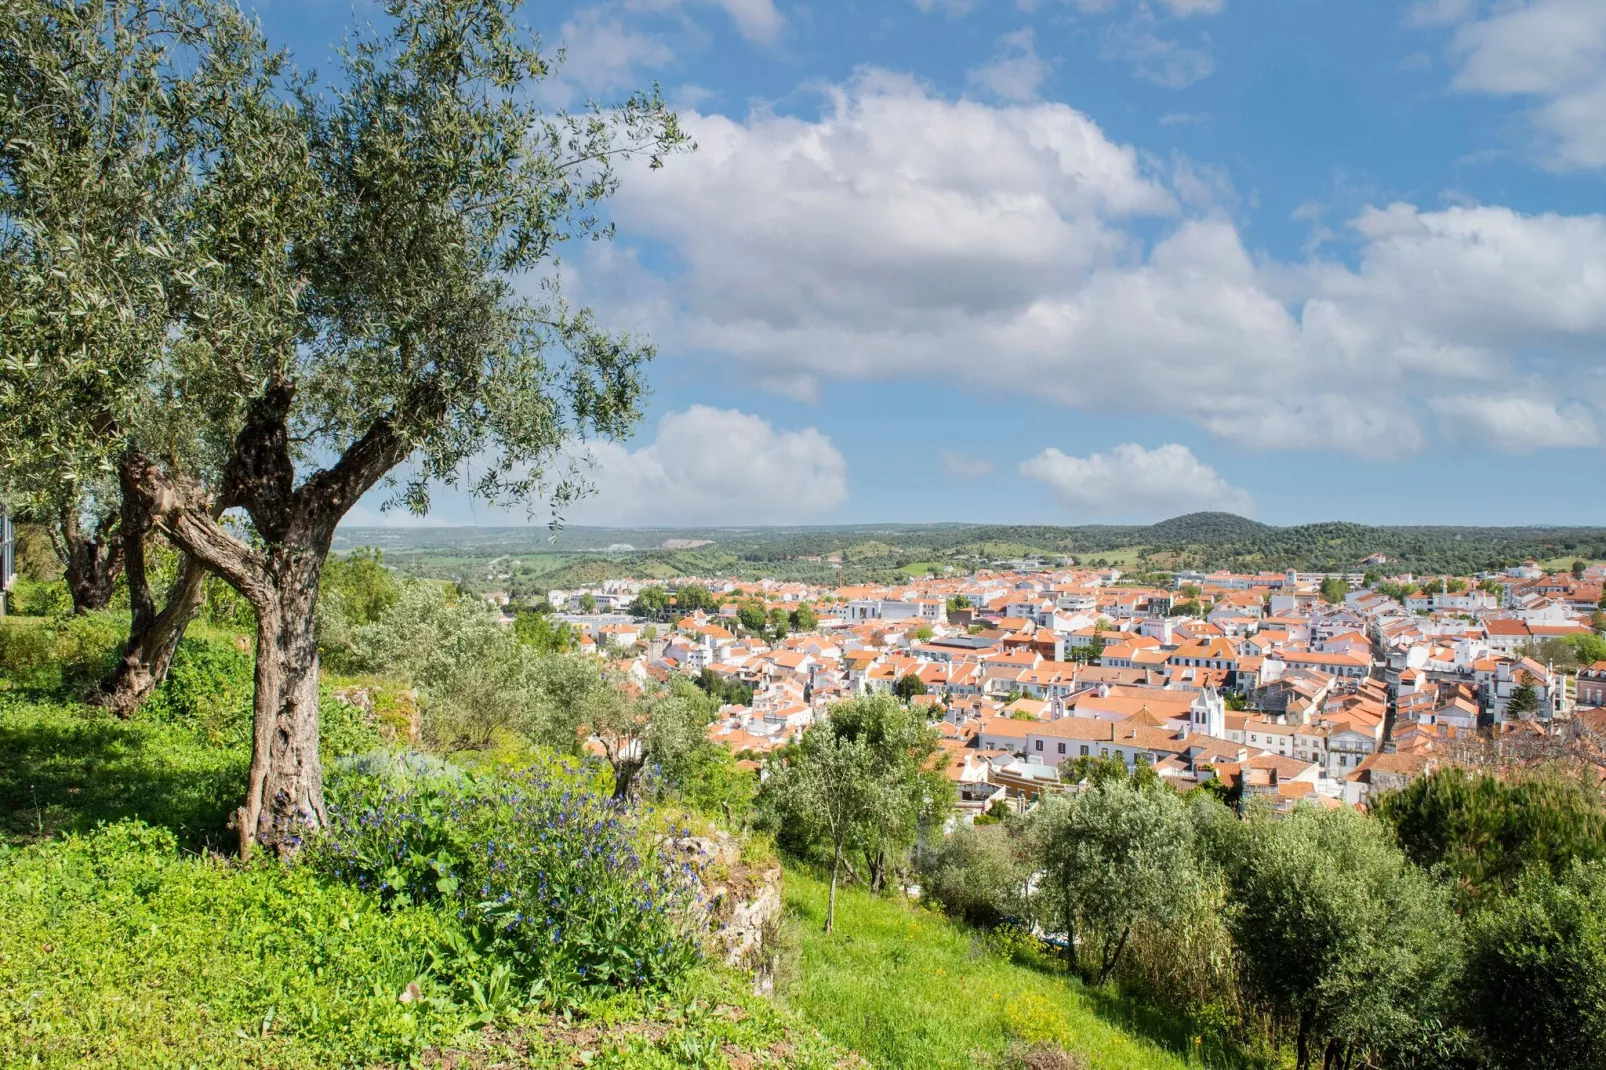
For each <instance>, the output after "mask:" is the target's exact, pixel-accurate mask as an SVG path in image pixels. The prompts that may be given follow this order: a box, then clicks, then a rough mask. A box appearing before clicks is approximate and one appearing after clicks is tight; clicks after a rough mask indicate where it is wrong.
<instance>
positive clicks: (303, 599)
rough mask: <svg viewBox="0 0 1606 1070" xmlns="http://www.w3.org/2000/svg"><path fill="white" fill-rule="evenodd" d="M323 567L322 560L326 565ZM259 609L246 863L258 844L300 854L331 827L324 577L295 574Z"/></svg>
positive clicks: (243, 824)
mask: <svg viewBox="0 0 1606 1070" xmlns="http://www.w3.org/2000/svg"><path fill="white" fill-rule="evenodd" d="M318 563H319V564H320V565H321V564H322V557H321V556H319V557H318ZM273 594H274V598H273V599H272V601H271V602H268V603H267V604H257V605H256V611H257V667H256V701H255V731H254V733H253V737H252V747H251V771H250V774H249V776H248V777H247V780H246V794H245V805H243V806H241V807H240V809H239V810H237V811H236V812H235V822H236V826H237V830H238V832H239V834H240V856H241V857H242V858H248V857H250V854H251V848H252V845H253V844H256V845H259V846H261V847H264V848H267V849H268V850H272V851H276V852H278V853H280V854H281V855H287V854H293V853H294V852H295V851H296V850H297V849H298V848H299V847H300V846H301V842H302V839H303V838H304V837H305V835H306V834H307V833H308V832H310V831H315V830H317V829H320V828H322V827H323V826H324V825H325V824H326V823H327V821H328V814H327V812H326V811H325V809H324V802H323V766H322V764H321V763H320V761H319V759H318V635H317V627H316V620H315V617H314V614H313V608H314V605H315V604H316V602H317V600H318V571H317V570H316V569H313V570H311V571H310V574H309V573H308V571H307V570H306V569H304V568H296V569H292V570H289V573H288V574H286V575H283V576H281V579H280V583H278V584H276V585H275V590H274V592H273Z"/></svg>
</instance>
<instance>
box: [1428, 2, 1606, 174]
mask: <svg viewBox="0 0 1606 1070" xmlns="http://www.w3.org/2000/svg"><path fill="white" fill-rule="evenodd" d="M1412 12H1413V15H1414V18H1415V20H1416V21H1418V22H1421V23H1427V24H1440V25H1452V26H1454V27H1455V30H1454V33H1453V34H1452V36H1451V39H1450V45H1449V52H1450V56H1451V58H1452V59H1453V60H1454V61H1455V62H1456V63H1457V65H1458V69H1457V72H1456V75H1455V80H1454V83H1453V84H1454V86H1455V88H1457V89H1459V90H1462V91H1464V92H1470V93H1487V94H1494V95H1499V96H1514V97H1522V98H1527V99H1530V100H1532V101H1533V102H1534V104H1533V107H1532V109H1531V110H1530V113H1529V117H1530V119H1531V121H1532V123H1533V125H1534V128H1535V130H1536V131H1537V132H1538V134H1539V136H1540V139H1541V142H1542V147H1541V151H1542V153H1543V160H1544V162H1545V163H1546V164H1547V165H1549V166H1551V167H1554V168H1557V169H1560V170H1571V169H1584V168H1600V167H1606V4H1602V3H1601V2H1600V0H1529V2H1527V3H1509V4H1498V5H1495V6H1494V7H1493V8H1492V9H1491V10H1490V11H1489V13H1488V14H1486V15H1483V16H1481V17H1479V10H1478V7H1477V6H1476V5H1474V4H1472V3H1470V2H1464V0H1463V2H1457V0H1434V2H1431V3H1424V4H1419V5H1417V6H1416V7H1414V8H1413V9H1412Z"/></svg>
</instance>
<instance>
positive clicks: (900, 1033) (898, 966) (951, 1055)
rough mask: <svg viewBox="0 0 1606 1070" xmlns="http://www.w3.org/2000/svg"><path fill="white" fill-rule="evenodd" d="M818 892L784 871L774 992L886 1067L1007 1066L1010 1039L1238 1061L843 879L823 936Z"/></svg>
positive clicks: (1160, 1059) (1099, 1060) (1132, 1055)
mask: <svg viewBox="0 0 1606 1070" xmlns="http://www.w3.org/2000/svg"><path fill="white" fill-rule="evenodd" d="M825 899H826V888H825V886H824V884H823V883H822V882H821V881H819V880H817V879H815V878H814V877H812V876H810V875H809V874H807V873H804V872H788V873H787V878H786V905H787V911H788V915H789V919H790V923H791V925H790V930H791V938H792V940H794V941H795V942H797V943H799V944H800V945H801V946H800V953H799V958H800V961H798V962H796V963H794V964H792V965H791V967H790V968H789V969H788V970H787V971H786V974H787V975H788V976H783V979H782V984H781V991H782V996H783V999H784V1000H785V1002H786V1003H787V1004H788V1005H789V1006H790V1007H791V1008H792V1009H794V1010H796V1011H797V1012H799V1013H800V1014H802V1015H803V1017H804V1018H806V1019H807V1020H808V1021H809V1022H810V1024H812V1025H814V1026H815V1027H817V1028H818V1029H820V1030H821V1031H822V1032H823V1033H825V1035H826V1036H827V1037H829V1038H830V1039H831V1040H834V1041H836V1042H837V1043H839V1044H842V1045H844V1046H846V1047H850V1048H853V1049H854V1050H855V1051H857V1052H859V1053H860V1054H862V1055H863V1056H865V1058H867V1059H869V1060H870V1062H871V1063H872V1064H873V1065H874V1066H876V1067H878V1068H882V1070H943V1068H953V1070H977V1068H978V1067H986V1066H1009V1065H1011V1062H1012V1059H1011V1053H1012V1051H1016V1052H1018V1051H1019V1050H1021V1049H1022V1048H1029V1047H1031V1046H1033V1045H1045V1044H1047V1045H1053V1046H1055V1047H1058V1048H1062V1049H1064V1050H1065V1051H1067V1052H1070V1053H1072V1054H1073V1055H1077V1056H1080V1057H1081V1058H1082V1059H1084V1060H1085V1061H1086V1064H1087V1065H1088V1066H1089V1067H1092V1068H1095V1070H1096V1068H1108V1070H1117V1068H1120V1070H1126V1068H1132V1070H1172V1068H1181V1067H1186V1066H1220V1067H1226V1066H1236V1065H1240V1064H1241V1062H1240V1060H1239V1059H1238V1058H1237V1057H1236V1056H1234V1055H1232V1054H1230V1053H1226V1052H1222V1051H1220V1050H1217V1051H1215V1052H1208V1051H1206V1050H1203V1049H1202V1048H1201V1047H1200V1046H1198V1045H1196V1043H1195V1040H1194V1038H1193V1037H1190V1036H1189V1035H1188V1033H1187V1029H1186V1026H1185V1025H1184V1024H1182V1023H1176V1022H1167V1021H1165V1020H1164V1019H1163V1018H1162V1017H1159V1016H1155V1015H1151V1014H1145V1013H1144V1012H1143V1011H1142V1009H1140V1008H1138V1007H1136V1006H1134V1005H1132V1004H1129V1003H1127V1002H1125V1001H1123V1000H1121V999H1120V997H1119V996H1118V995H1117V994H1116V993H1114V992H1113V991H1110V990H1089V989H1085V988H1084V987H1083V986H1082V985H1081V984H1080V983H1079V982H1077V981H1075V980H1073V979H1071V978H1069V977H1067V976H1065V975H1063V974H1061V973H1059V972H1058V971H1057V970H1056V969H1055V968H1054V967H1053V966H1052V964H1051V963H1050V962H1048V961H1046V960H1041V958H1040V956H1038V955H1035V954H1033V953H1032V952H1030V951H1027V952H1025V953H1021V951H1022V949H1020V948H1016V949H1014V950H1015V951H1016V953H1015V954H1013V955H1012V954H1011V953H1010V952H1011V948H1009V947H1008V946H1001V944H1000V943H996V942H994V941H990V940H989V939H988V938H986V937H984V936H983V935H981V934H980V933H979V932H977V931H976V930H972V929H970V928H968V927H966V926H963V925H960V924H958V923H955V922H953V921H950V920H948V919H946V918H944V917H942V916H940V915H937V914H935V913H933V912H931V911H929V910H925V909H921V908H919V907H916V906H914V905H912V904H909V903H907V902H903V901H900V900H894V899H882V898H872V897H871V896H869V895H868V894H866V893H865V892H863V891H860V890H856V889H848V890H845V891H841V892H839V893H838V898H837V915H836V932H835V933H833V934H831V935H829V936H828V935H826V934H825V933H824V932H822V931H821V930H822V929H823V927H824V919H825Z"/></svg>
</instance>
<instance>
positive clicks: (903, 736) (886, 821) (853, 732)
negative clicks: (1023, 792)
mask: <svg viewBox="0 0 1606 1070" xmlns="http://www.w3.org/2000/svg"><path fill="white" fill-rule="evenodd" d="M819 727H820V730H822V731H828V732H830V733H831V734H833V735H835V736H838V737H840V738H844V739H856V740H860V741H862V742H863V743H864V744H865V745H866V746H867V747H868V748H869V753H870V757H871V762H872V766H873V772H874V775H875V776H876V777H877V778H878V779H879V780H880V781H881V783H882V784H883V786H884V788H885V794H886V804H885V805H883V806H882V807H880V808H879V809H878V810H877V811H876V812H875V813H873V814H871V815H870V816H869V818H868V819H867V820H866V821H864V822H862V823H861V824H860V825H859V826H858V827H857V828H856V830H855V832H854V835H853V837H852V838H851V847H852V848H853V849H854V850H855V851H856V852H857V853H858V854H859V855H861V856H862V857H863V859H864V865H865V871H866V872H865V878H866V880H867V882H868V883H869V885H870V889H871V890H872V891H881V890H882V889H883V888H884V887H885V886H886V882H887V876H888V870H889V868H890V867H891V866H892V864H893V863H894V862H895V861H896V860H897V859H898V858H900V857H901V856H902V854H903V853H904V851H905V850H906V849H907V848H908V847H909V846H910V845H911V844H913V843H914V841H915V838H916V836H917V835H918V833H919V830H920V825H921V823H922V821H927V820H930V819H933V818H936V817H938V816H940V815H945V814H946V813H947V812H948V810H949V808H950V805H951V804H952V801H953V791H954V789H953V785H952V784H951V783H950V782H949V781H948V778H947V777H946V776H944V775H943V773H942V772H941V771H940V769H939V768H938V767H937V765H936V763H935V761H934V759H935V757H936V754H937V750H938V747H937V738H938V737H937V733H936V732H935V731H934V730H933V729H931V728H930V727H928V726H927V725H926V723H925V720H924V718H923V717H922V716H921V715H920V714H919V713H916V712H915V711H913V710H910V709H908V708H907V707H905V706H903V705H902V704H901V703H899V702H898V701H897V700H896V699H894V698H893V697H892V696H891V695H888V694H885V693H879V694H875V695H869V696H864V697H861V698H856V699H849V700H848V701H846V702H839V703H837V704H836V705H835V706H832V707H831V711H830V716H829V717H828V718H826V720H825V722H824V724H823V725H821V726H819Z"/></svg>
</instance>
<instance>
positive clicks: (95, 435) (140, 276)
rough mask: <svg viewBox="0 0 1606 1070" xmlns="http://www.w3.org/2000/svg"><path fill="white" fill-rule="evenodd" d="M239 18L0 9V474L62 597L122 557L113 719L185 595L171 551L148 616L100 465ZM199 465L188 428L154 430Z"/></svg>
mask: <svg viewBox="0 0 1606 1070" xmlns="http://www.w3.org/2000/svg"><path fill="white" fill-rule="evenodd" d="M246 32H248V24H247V23H246V22H245V20H244V19H243V17H242V16H241V15H240V14H239V12H238V11H237V10H234V9H231V8H227V7H223V6H214V5H213V4H211V3H210V2H206V0H151V2H148V3H143V4H139V5H132V4H126V3H118V2H116V0H88V2H84V3H72V2H69V0H15V2H13V3H8V4H6V5H5V6H4V8H3V10H0V473H3V482H4V487H3V488H0V492H3V493H4V494H5V496H6V497H7V499H8V500H9V501H10V502H11V503H12V505H13V506H14V507H20V509H21V510H22V511H23V512H24V513H25V514H29V515H31V516H33V517H34V518H35V519H38V520H39V521H41V522H42V523H44V524H46V525H48V526H49V527H50V528H52V529H53V535H52V542H53V544H54V546H55V548H56V552H57V554H58V556H59V557H60V558H61V560H62V562H63V564H64V566H65V572H66V578H67V581H68V585H69V587H70V589H71V591H72V595H73V601H74V607H75V608H76V609H78V610H79V611H84V610H89V609H95V608H99V607H101V606H104V605H105V604H106V603H107V601H108V600H109V598H110V595H111V589H112V584H113V583H114V582H115V580H116V578H117V575H118V573H119V571H125V572H126V578H127V583H128V588H129V599H130V604H131V609H132V620H131V627H130V634H129V640H128V642H127V643H126V644H125V648H126V649H125V653H124V655H123V658H122V659H121V661H120V663H119V664H118V666H117V667H116V669H115V670H114V671H113V673H112V675H111V676H110V677H109V678H108V679H107V681H106V682H105V683H104V684H103V686H102V688H101V695H100V696H99V700H100V701H102V702H104V703H105V704H107V705H109V706H111V707H112V708H114V709H116V710H118V712H121V713H124V714H127V713H128V712H130V711H131V710H132V709H133V708H134V707H135V706H137V705H138V703H139V702H140V701H141V700H142V699H143V698H144V697H145V696H146V695H147V694H149V692H150V691H151V690H153V689H154V687H155V686H156V684H157V683H159V682H160V681H161V679H162V677H163V676H164V675H165V673H166V668H167V664H168V662H169V660H170V659H171V657H172V653H173V649H174V648H175V646H176V645H177V642H178V639H179V636H180V635H181V634H182V632H183V629H184V626H185V625H186V624H187V622H188V621H189V619H190V617H191V616H192V615H193V614H194V612H195V609H196V607H197V606H198V605H199V602H200V598H201V578H202V577H201V572H200V570H199V568H198V566H196V565H195V564H194V563H193V562H183V563H181V567H180V569H179V570H178V573H177V576H176V579H175V582H174V584H173V587H172V589H171V590H170V591H169V592H168V596H167V602H166V605H165V607H163V608H162V609H161V610H160V611H158V608H157V606H156V603H155V599H154V597H153V596H152V594H151V590H150V583H149V580H148V578H147V563H146V555H145V545H146V540H147V537H148V535H149V534H150V524H149V518H148V516H146V515H145V513H144V511H143V510H140V509H137V508H136V509H130V507H129V505H130V503H129V501H128V497H127V494H126V487H125V486H122V485H120V481H119V479H118V477H117V470H116V463H117V460H118V457H119V454H120V451H121V450H122V449H123V448H124V443H125V437H124V432H125V431H126V430H127V428H128V427H129V425H130V423H131V420H132V419H133V418H134V417H135V416H138V417H140V418H143V419H145V420H146V421H147V422H149V423H150V424H151V426H153V427H156V426H160V423H159V421H160V420H161V419H162V417H163V415H164V414H163V413H162V403H163V400H164V399H162V398H146V399H144V401H143V402H142V406H143V407H140V406H131V402H132V401H133V399H134V398H135V397H136V396H138V395H139V394H140V393H141V391H142V390H143V388H144V387H145V386H147V385H148V383H147V380H146V379H145V377H144V372H143V369H144V366H145V364H146V362H147V361H149V360H150V359H152V357H153V355H156V354H160V353H161V352H162V351H163V350H164V349H166V348H168V347H170V346H172V345H174V344H175V339H176V332H175V329H174V328H175V318H174V317H175V311H176V310H175V305H174V302H173V297H174V294H175V292H176V290H175V287H174V285H173V278H172V272H171V263H172V252H173V249H174V246H175V243H177V242H179V241H180V240H181V239H180V238H179V234H178V230H177V229H176V228H175V222H176V221H177V220H178V219H180V218H182V216H183V206H184V200H185V196H186V193H187V191H188V189H189V176H188V175H187V174H186V170H185V168H184V160H185V158H186V157H187V156H188V155H189V154H191V153H192V152H194V151H195V150H196V147H197V142H196V140H195V138H194V137H193V134H194V124H195V121H196V119H197V117H198V116H199V115H200V114H201V113H202V112H203V111H204V109H206V108H207V107H210V106H213V105H215V104H216V103H217V94H218V91H219V89H220V87H221V86H223V85H226V84H227V83H228V81H229V79H230V78H231V77H232V74H231V72H230V69H229V68H230V63H229V60H228V58H227V57H228V56H230V55H231V54H232V52H233V50H234V49H235V47H236V46H237V44H238V42H239V40H240V37H241V34H243V33H246ZM161 430H162V433H163V436H164V438H165V439H166V441H167V442H168V443H169V447H170V448H171V449H173V450H174V451H177V452H183V453H185V454H186V455H187V456H188V457H189V458H190V460H191V462H192V465H193V467H194V468H195V469H196V470H197V471H198V472H199V471H204V470H205V469H206V466H205V465H204V464H203V463H200V460H199V456H198V454H197V451H196V445H197V443H196V441H195V440H194V438H193V437H192V436H191V435H190V431H191V430H192V425H191V424H188V423H186V422H182V421H175V422H171V423H168V424H167V425H166V426H162V428H161Z"/></svg>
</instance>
